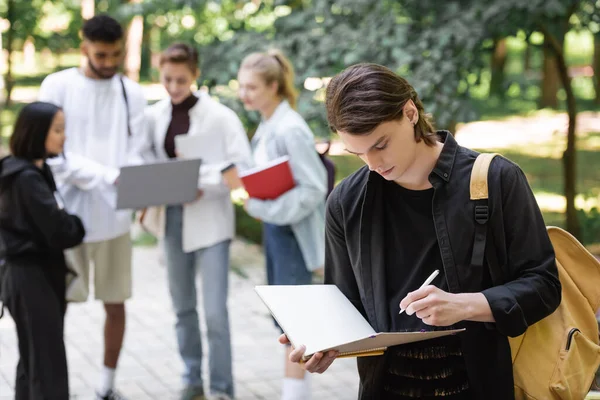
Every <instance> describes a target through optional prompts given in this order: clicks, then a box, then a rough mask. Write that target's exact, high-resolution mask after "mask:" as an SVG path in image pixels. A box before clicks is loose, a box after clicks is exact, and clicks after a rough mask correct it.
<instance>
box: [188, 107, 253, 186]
mask: <svg viewBox="0 0 600 400" xmlns="http://www.w3.org/2000/svg"><path fill="white" fill-rule="evenodd" d="M223 118H226V120H225V121H223V122H224V123H223V125H222V128H223V130H224V132H223V134H224V135H225V157H224V159H223V161H222V162H220V163H215V164H203V165H202V166H200V177H199V182H198V187H199V188H200V189H202V190H204V195H205V196H207V197H211V196H212V195H221V194H224V193H228V192H229V187H228V186H227V185H226V184H225V183H224V182H223V176H222V172H221V171H222V170H223V169H224V168H225V167H227V166H229V165H230V164H235V165H236V166H237V167H238V168H239V169H242V170H243V169H245V168H247V167H248V166H249V163H250V160H251V158H252V152H251V150H250V142H249V141H248V136H247V135H246V131H245V130H244V126H243V125H242V122H241V121H240V119H239V118H238V117H237V115H235V113H233V112H231V113H227V114H226V115H224V116H223Z"/></svg>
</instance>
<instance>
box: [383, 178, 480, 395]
mask: <svg viewBox="0 0 600 400" xmlns="http://www.w3.org/2000/svg"><path fill="white" fill-rule="evenodd" d="M433 193H434V192H433V188H431V189H427V190H408V189H405V188H403V187H402V186H400V185H398V184H396V183H394V182H388V181H386V182H384V184H383V199H384V213H385V215H386V218H385V221H384V236H385V277H386V289H387V298H388V299H389V311H390V331H393V332H398V331H419V330H428V331H429V330H436V329H439V328H436V327H432V326H429V325H427V324H425V323H423V322H422V321H421V319H420V318H418V317H417V316H416V315H415V314H413V315H408V314H407V313H406V312H404V313H402V314H398V311H399V310H400V308H399V303H400V301H401V300H402V299H403V298H404V297H405V296H406V295H407V294H408V293H409V292H411V291H414V290H416V289H418V288H419V287H420V286H421V285H422V284H423V282H424V281H425V280H426V279H427V278H428V277H429V275H430V274H431V273H432V272H433V271H435V270H436V269H437V270H439V271H440V274H439V275H438V276H437V277H436V278H435V279H434V280H433V282H432V283H431V284H432V285H434V286H437V287H438V288H440V289H442V290H444V291H448V285H447V284H446V279H445V274H444V265H443V263H442V257H441V255H440V248H439V246H438V241H437V236H436V234H435V226H434V225H433V213H432V211H431V204H432V201H433ZM443 329H447V328H443ZM387 353H388V354H387V357H386V358H387V369H386V378H385V384H384V390H385V395H384V397H385V398H386V399H390V400H391V399H394V400H404V399H417V398H418V399H444V400H446V399H453V400H454V399H470V397H469V394H468V388H469V382H468V378H467V372H466V367H465V361H464V358H463V356H462V351H461V347H460V338H459V337H458V336H446V337H441V338H438V339H434V340H427V341H424V342H417V343H409V344H406V345H402V346H396V347H393V348H390V349H388V351H387Z"/></svg>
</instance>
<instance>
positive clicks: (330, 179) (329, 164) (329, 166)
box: [317, 141, 335, 199]
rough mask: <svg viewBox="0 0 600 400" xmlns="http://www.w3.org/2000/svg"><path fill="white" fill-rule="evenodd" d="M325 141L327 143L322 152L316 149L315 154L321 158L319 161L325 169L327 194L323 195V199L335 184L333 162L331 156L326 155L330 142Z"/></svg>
mask: <svg viewBox="0 0 600 400" xmlns="http://www.w3.org/2000/svg"><path fill="white" fill-rule="evenodd" d="M325 143H326V144H327V148H326V149H325V150H324V151H323V152H319V151H317V154H318V155H319V158H320V159H321V162H322V163H323V165H324V166H325V170H326V171H327V195H326V196H325V199H327V198H328V197H329V194H331V191H332V190H333V187H334V186H335V164H334V163H333V161H332V160H331V158H329V157H328V156H327V155H328V154H329V148H330V147H331V142H330V141H327V142H325Z"/></svg>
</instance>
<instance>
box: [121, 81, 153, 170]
mask: <svg viewBox="0 0 600 400" xmlns="http://www.w3.org/2000/svg"><path fill="white" fill-rule="evenodd" d="M125 83H127V81H125ZM126 86H129V88H128V89H127V90H128V94H129V96H128V98H127V100H128V102H129V121H128V123H129V128H130V129H131V137H130V138H129V146H128V148H127V164H128V165H139V164H143V163H144V159H145V158H146V157H147V154H148V152H149V151H150V150H151V148H152V137H151V136H150V135H148V129H147V126H146V123H147V118H146V113H145V109H146V105H147V102H146V98H145V97H144V93H143V92H142V90H141V88H140V87H139V85H137V84H135V86H134V85H126ZM132 87H134V88H135V90H132Z"/></svg>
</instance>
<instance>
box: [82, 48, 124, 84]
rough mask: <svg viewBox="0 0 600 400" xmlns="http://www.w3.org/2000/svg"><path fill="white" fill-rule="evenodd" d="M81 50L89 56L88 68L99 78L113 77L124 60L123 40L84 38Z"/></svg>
mask: <svg viewBox="0 0 600 400" xmlns="http://www.w3.org/2000/svg"><path fill="white" fill-rule="evenodd" d="M81 51H82V53H83V55H84V56H86V57H87V58H88V68H89V69H90V70H91V71H92V72H93V73H94V75H96V76H97V77H98V78H99V79H110V78H112V77H113V76H114V75H115V74H116V73H117V71H118V70H119V67H120V66H121V63H122V62H123V55H124V52H123V41H122V40H117V41H116V42H114V43H107V42H92V41H90V40H87V39H86V40H84V42H83V44H82V46H81Z"/></svg>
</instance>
